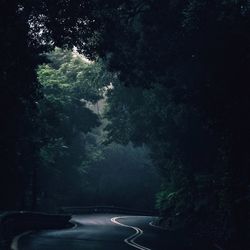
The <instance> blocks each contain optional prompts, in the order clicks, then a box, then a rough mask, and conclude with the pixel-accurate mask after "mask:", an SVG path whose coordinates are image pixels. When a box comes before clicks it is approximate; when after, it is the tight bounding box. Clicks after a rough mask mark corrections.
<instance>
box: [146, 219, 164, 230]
mask: <svg viewBox="0 0 250 250" xmlns="http://www.w3.org/2000/svg"><path fill="white" fill-rule="evenodd" d="M149 225H150V226H151V227H155V228H158V229H161V230H166V229H165V228H164V227H161V226H157V225H155V224H154V221H151V222H149Z"/></svg>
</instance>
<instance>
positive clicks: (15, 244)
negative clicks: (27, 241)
mask: <svg viewBox="0 0 250 250" xmlns="http://www.w3.org/2000/svg"><path fill="white" fill-rule="evenodd" d="M30 233H32V231H28V232H24V233H22V234H19V235H18V236H16V237H15V238H14V239H13V241H12V243H11V246H10V249H11V250H18V241H19V240H20V238H21V237H23V236H25V235H28V234H30Z"/></svg>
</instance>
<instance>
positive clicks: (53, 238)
mask: <svg viewBox="0 0 250 250" xmlns="http://www.w3.org/2000/svg"><path fill="white" fill-rule="evenodd" d="M153 220H154V217H149V216H125V215H115V214H113V215H112V214H93V215H75V216H73V218H72V220H71V221H72V223H74V224H75V226H74V227H73V228H71V229H64V230H44V231H38V232H30V233H26V234H24V235H23V236H21V237H19V238H18V240H17V239H16V242H15V244H14V248H15V250H17V249H18V250H90V249H91V250H99V249H101V250H132V249H139V250H167V249H169V250H177V249H178V250H179V249H181V250H184V249H186V248H184V247H183V246H180V244H179V243H180V242H178V239H175V237H173V236H172V235H171V234H170V233H167V232H166V231H164V230H161V229H159V228H156V227H153V226H151V225H149V223H150V222H152V221H153Z"/></svg>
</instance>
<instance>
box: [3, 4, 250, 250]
mask: <svg viewBox="0 0 250 250" xmlns="http://www.w3.org/2000/svg"><path fill="white" fill-rule="evenodd" d="M0 55H1V58H0V113H1V123H0V167H1V169H0V212H1V213H6V212H9V211H30V212H42V213H53V214H57V213H59V210H60V208H62V207H87V206H111V207H123V208H128V209H131V210H132V209H134V210H137V211H139V210H140V211H141V210H147V211H154V212H156V213H157V215H158V219H157V225H158V226H159V227H161V228H163V229H164V230H165V231H164V232H166V234H167V232H168V231H171V233H173V232H174V233H176V234H179V235H186V234H188V237H187V238H188V242H192V244H191V243H190V244H191V245H192V247H193V248H191V249H195V247H194V245H195V244H196V243H193V242H197V244H204V245H201V246H202V248H203V249H206V247H207V246H208V243H207V242H209V244H211V246H213V247H211V248H209V249H219V250H249V249H250V86H249V84H250V75H249V73H250V1H249V0H225V1H222V0H220V1H219V0H187V1H183V0H164V1H163V0H143V1H142V0H22V1H21V0H11V1H7V0H1V1H0ZM0 225H1V219H0ZM0 227H1V226H0ZM24 231H27V230H24ZM18 233H19V231H18ZM0 234H1V230H0ZM180 238H181V236H180ZM0 240H1V237H0ZM188 244H189V243H188ZM190 244H189V245H190ZM137 248H138V247H137ZM21 249H22V248H21ZM24 249H25V248H24ZM27 249H28V248H27ZM35 249H36V248H34V250H35ZM39 249H40V248H39ZM41 249H43V248H41ZM46 249H47V248H44V249H43V250H46ZM48 249H49V248H48ZM50 249H51V248H50ZM75 249H78V248H75ZM75 249H73V248H68V249H67V250H75ZM86 249H90V248H86ZM91 249H96V250H97V249H99V248H91ZM100 249H101V248H100ZM103 249H106V248H103ZM107 249H119V248H111V247H110V248H107ZM121 249H123V248H121ZM131 249H132V248H131ZM139 249H149V248H145V247H144V248H139ZM157 249H158V248H157ZM159 249H161V250H165V249H169V248H168V246H167V245H165V243H164V244H163V243H162V245H161V246H160V248H159ZM171 249H172V250H177V249H178V248H174V247H171Z"/></svg>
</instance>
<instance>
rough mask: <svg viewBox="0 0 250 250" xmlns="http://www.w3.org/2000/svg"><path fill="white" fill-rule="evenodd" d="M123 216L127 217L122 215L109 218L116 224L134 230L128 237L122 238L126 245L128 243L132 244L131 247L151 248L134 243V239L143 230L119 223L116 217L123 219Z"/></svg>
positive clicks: (141, 249) (146, 249) (144, 249)
mask: <svg viewBox="0 0 250 250" xmlns="http://www.w3.org/2000/svg"><path fill="white" fill-rule="evenodd" d="M124 218H127V217H125V216H123V217H114V218H112V219H111V221H112V222H113V223H115V224H117V225H119V226H122V227H127V228H132V229H134V230H135V231H136V233H135V234H133V235H131V236H129V237H128V238H126V239H125V240H124V242H125V243H127V244H128V245H130V246H132V247H134V248H137V249H140V250H151V249H150V248H147V247H144V246H141V245H139V244H137V243H135V240H136V239H137V238H138V237H139V236H141V235H142V234H143V230H141V229H140V228H138V227H132V226H129V225H125V224H123V223H120V222H118V221H117V220H118V219H124Z"/></svg>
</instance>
